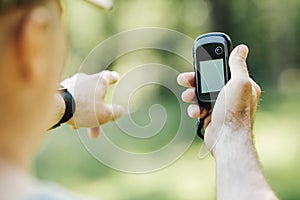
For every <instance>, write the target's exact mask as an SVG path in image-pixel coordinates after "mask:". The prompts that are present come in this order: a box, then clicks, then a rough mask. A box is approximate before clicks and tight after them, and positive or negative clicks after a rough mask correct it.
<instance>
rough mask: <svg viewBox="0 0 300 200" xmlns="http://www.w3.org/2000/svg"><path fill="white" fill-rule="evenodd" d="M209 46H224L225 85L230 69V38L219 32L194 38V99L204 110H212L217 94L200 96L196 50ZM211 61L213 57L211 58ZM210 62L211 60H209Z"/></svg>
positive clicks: (199, 77)
mask: <svg viewBox="0 0 300 200" xmlns="http://www.w3.org/2000/svg"><path fill="white" fill-rule="evenodd" d="M209 44H212V45H214V44H220V45H222V46H224V49H223V51H224V73H225V74H224V80H225V84H226V83H227V82H228V81H229V79H230V77H231V76H230V69H229V64H228V59H229V55H230V52H231V50H232V42H231V40H230V37H229V36H228V35H226V34H225V33H221V32H213V33H207V34H203V35H200V36H199V37H197V38H196V40H195V42H194V46H193V58H194V70H195V88H196V89H195V90H196V97H197V100H198V103H199V105H200V106H202V107H205V108H212V107H213V105H214V103H215V101H216V99H217V96H218V94H219V92H212V93H205V94H202V93H201V90H200V81H201V80H200V79H201V74H200V72H199V62H198V61H199V59H197V57H198V56H199V55H197V49H198V48H200V47H203V46H204V45H209ZM211 58H212V59H213V56H211ZM210 60H211V59H210Z"/></svg>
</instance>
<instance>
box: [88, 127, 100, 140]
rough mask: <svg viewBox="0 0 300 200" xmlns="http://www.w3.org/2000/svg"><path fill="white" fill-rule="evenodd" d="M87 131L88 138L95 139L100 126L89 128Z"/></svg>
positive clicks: (98, 133)
mask: <svg viewBox="0 0 300 200" xmlns="http://www.w3.org/2000/svg"><path fill="white" fill-rule="evenodd" d="M88 133H89V136H90V138H92V139H96V138H98V136H99V135H100V127H95V128H89V129H88Z"/></svg>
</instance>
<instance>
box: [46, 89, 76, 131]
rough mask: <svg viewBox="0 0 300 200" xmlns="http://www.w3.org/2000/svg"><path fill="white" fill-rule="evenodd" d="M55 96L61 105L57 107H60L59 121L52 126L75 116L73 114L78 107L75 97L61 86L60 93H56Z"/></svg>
mask: <svg viewBox="0 0 300 200" xmlns="http://www.w3.org/2000/svg"><path fill="white" fill-rule="evenodd" d="M57 95H58V96H57ZM59 96H60V97H59ZM55 98H56V101H57V102H58V105H59V106H58V107H57V109H58V111H57V113H58V116H57V118H59V121H58V122H57V123H55V125H54V126H53V127H52V128H56V127H58V126H60V125H61V124H62V123H65V122H67V121H69V120H70V119H71V118H72V117H73V114H74V112H75V109H76V106H75V101H74V98H73V96H72V94H71V93H70V92H69V91H68V90H67V89H65V88H60V89H59V90H58V93H57V94H56V96H55ZM62 102H63V103H62ZM56 121H57V120H56Z"/></svg>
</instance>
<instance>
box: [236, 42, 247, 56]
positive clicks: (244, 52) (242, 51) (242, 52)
mask: <svg viewBox="0 0 300 200" xmlns="http://www.w3.org/2000/svg"><path fill="white" fill-rule="evenodd" d="M237 54H238V55H239V56H241V57H243V58H244V59H246V57H247V55H248V47H247V46H246V45H240V46H239V47H238V49H237Z"/></svg>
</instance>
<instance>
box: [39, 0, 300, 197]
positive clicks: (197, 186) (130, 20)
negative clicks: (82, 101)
mask: <svg viewBox="0 0 300 200" xmlns="http://www.w3.org/2000/svg"><path fill="white" fill-rule="evenodd" d="M64 3H65V23H66V29H67V30H68V36H69V39H70V56H69V59H68V62H67V67H66V73H65V76H69V75H72V74H74V73H76V72H77V71H78V70H79V68H80V65H81V63H82V62H83V60H84V58H85V57H86V56H87V55H88V54H89V52H90V51H91V50H92V49H93V48H94V47H95V46H96V45H98V44H99V43H100V42H102V41H104V40H105V39H107V38H109V37H111V36H112V35H115V34H117V33H119V32H122V31H126V30H130V29H133V28H141V27H163V28H169V29H173V30H176V31H179V32H182V33H184V34H186V35H188V36H190V37H191V38H195V37H196V36H198V35H200V34H202V33H205V32H210V31H222V32H226V33H228V34H229V35H230V36H231V39H232V40H233V43H234V45H237V44H239V43H245V44H247V45H248V46H249V48H250V55H249V59H248V65H249V68H250V72H251V73H252V74H253V75H254V77H255V78H256V80H257V82H258V83H259V84H260V85H261V87H262V90H263V92H262V98H261V99H262V100H261V102H260V105H259V108H258V113H257V118H256V124H255V129H254V132H255V138H256V146H257V151H258V154H259V156H260V159H261V163H262V165H263V166H264V171H265V174H266V176H267V179H268V180H269V181H270V184H271V186H272V187H273V188H274V190H275V191H276V193H277V194H278V196H279V197H280V199H282V200H293V199H299V196H300V191H299V187H300V171H299V168H300V161H299V157H298V155H299V153H300V136H299V133H300V124H299V122H298V121H299V119H300V114H299V113H300V55H299V52H300V48H299V46H300V39H299V38H300V12H299V10H300V1H298V0H286V1H280V0H263V1H262V0H210V1H209V0H184V1H183V0H164V1H162V0H152V1H146V0H127V1H124V0H123V1H122V0H118V1H115V2H114V8H113V9H112V10H110V11H101V10H99V9H97V8H93V7H92V6H91V5H89V4H86V3H84V2H83V1H80V0H65V2H64ZM149 62H152V63H154V62H156V63H162V64H165V65H168V66H171V67H173V68H174V69H176V70H178V71H180V72H183V71H191V70H193V68H192V66H191V64H189V63H187V62H186V61H184V60H182V59H181V58H178V57H176V56H175V55H172V54H171V53H168V52H163V51H154V50H146V51H138V52H134V53H131V54H129V55H126V56H124V57H122V58H120V59H119V60H117V61H116V62H114V63H113V65H111V66H110V67H109V69H113V70H117V71H118V72H120V73H121V75H122V74H125V73H127V72H128V71H129V70H130V69H132V68H133V67H134V66H137V65H140V64H143V63H149ZM94 70H97V69H94ZM98 70H101V68H99V69H98ZM174 84H176V83H175V82H174ZM110 92H112V91H110ZM141 92H142V91H141ZM151 92H152V93H151V95H149V96H151V98H148V99H147V100H146V101H145V99H142V100H140V101H139V102H142V103H140V104H139V106H138V107H136V108H135V109H136V110H137V112H134V114H133V115H132V117H133V119H134V120H135V121H136V123H137V124H140V125H145V124H147V123H149V118H148V111H147V110H148V107H149V105H152V104H154V103H159V104H162V105H164V107H165V109H166V110H167V112H168V116H172V117H170V118H169V119H168V120H169V122H168V123H167V124H166V127H165V128H164V130H163V132H162V133H161V134H162V135H165V137H163V139H161V140H160V139H155V138H154V140H153V142H152V143H151V144H153V145H154V146H147V145H146V146H145V144H144V143H143V142H141V141H140V143H139V144H138V143H137V146H138V147H135V146H130V148H131V150H132V149H134V150H136V148H139V149H143V148H146V149H147V150H148V149H151V148H154V149H155V147H159V146H161V145H162V144H164V142H166V141H167V140H170V139H171V138H172V137H173V135H174V134H175V133H174V131H175V130H176V125H177V124H178V120H179V118H177V117H176V116H177V115H180V113H179V114H178V112H176V110H178V109H179V107H178V102H177V100H176V99H175V98H174V96H172V94H170V93H169V92H167V91H165V89H162V88H159V89H158V90H155V91H151ZM142 107H144V109H139V108H142ZM178 117H179V116H178ZM184 120H186V121H187V122H188V123H190V124H191V128H190V131H194V129H195V128H194V120H192V119H189V118H185V119H184ZM107 126H109V125H106V126H104V127H107ZM111 137H112V138H114V139H115V141H116V142H119V141H118V139H117V138H116V136H115V135H111ZM124 140H126V138H121V139H120V141H124ZM120 144H121V143H120ZM155 145H156V146H155ZM201 145H202V142H201V141H200V139H198V138H195V140H194V143H193V144H192V146H191V147H190V148H189V149H188V151H187V152H186V153H185V154H184V155H183V156H182V157H181V158H180V159H179V160H178V161H176V162H175V163H174V164H172V165H171V166H169V167H167V168H165V169H162V170H160V171H158V172H154V173H150V174H142V175H133V174H125V173H122V172H117V171H115V170H113V169H110V168H109V167H106V166H104V165H103V164H101V163H100V162H98V161H97V160H95V159H94V158H93V157H92V156H91V155H89V153H88V152H87V151H86V150H85V148H84V147H83V145H82V144H81V143H80V140H79V138H78V136H77V133H76V132H75V131H73V130H71V129H70V128H69V127H67V126H63V127H62V128H59V129H57V130H54V131H52V132H50V133H49V135H48V138H47V141H46V145H45V146H44V148H43V149H42V150H41V151H40V153H39V154H38V156H37V159H36V174H37V176H38V177H39V178H41V179H46V180H51V181H55V182H58V183H60V184H62V185H63V186H65V187H68V188H70V189H74V190H77V191H78V192H81V193H84V194H88V195H94V196H96V197H98V198H99V199H120V200H134V199H162V200H168V199H172V200H174V199H213V198H214V197H215V166H214V165H215V163H214V161H213V158H212V157H211V156H209V157H207V158H205V159H204V160H199V159H198V157H197V155H198V152H199V150H200V146H201ZM144 150H145V149H144Z"/></svg>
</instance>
